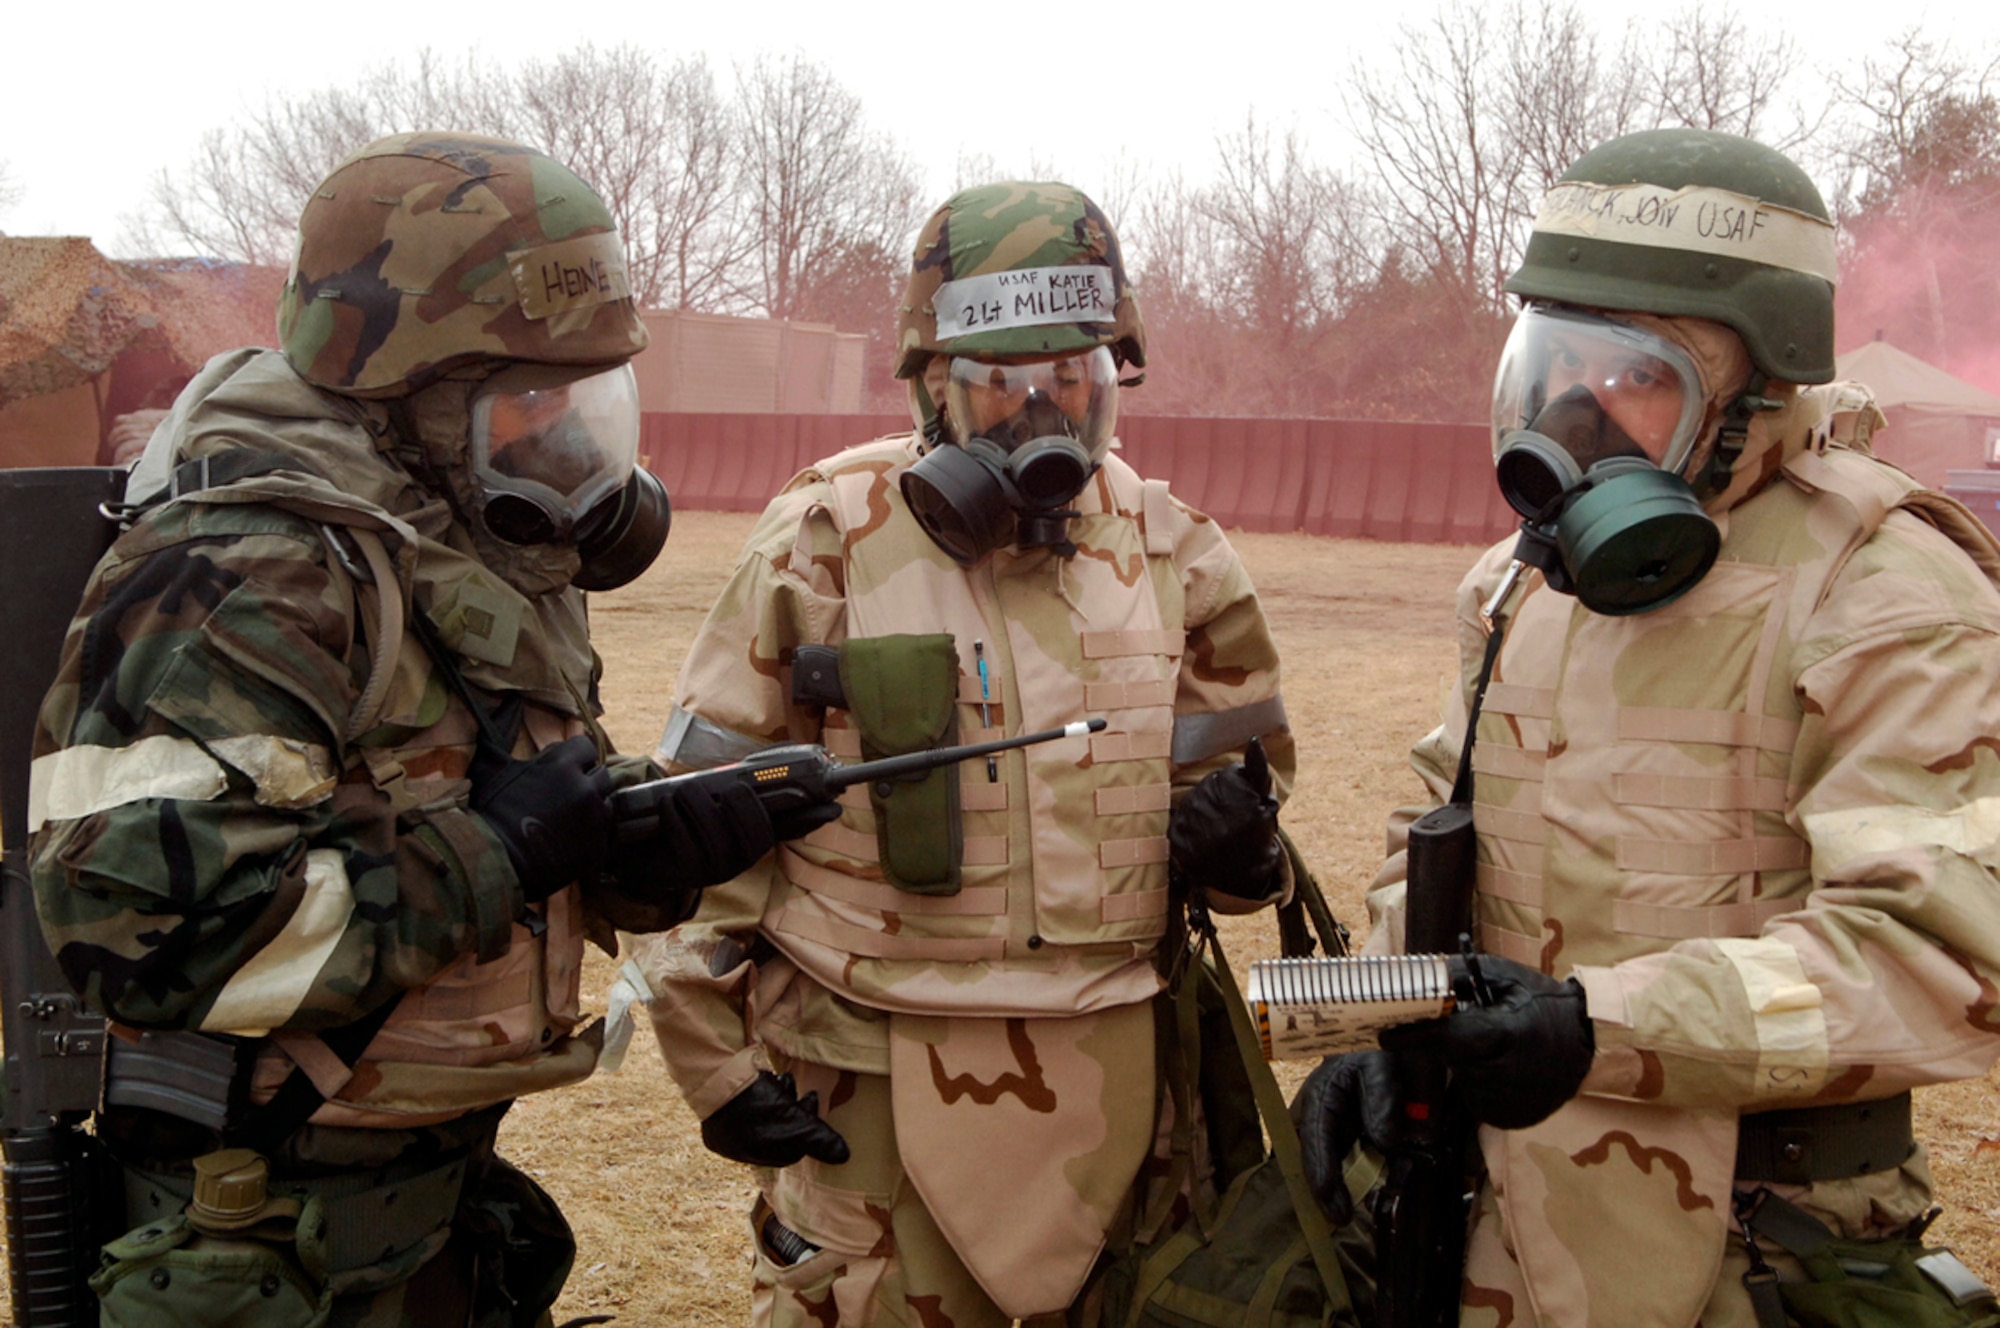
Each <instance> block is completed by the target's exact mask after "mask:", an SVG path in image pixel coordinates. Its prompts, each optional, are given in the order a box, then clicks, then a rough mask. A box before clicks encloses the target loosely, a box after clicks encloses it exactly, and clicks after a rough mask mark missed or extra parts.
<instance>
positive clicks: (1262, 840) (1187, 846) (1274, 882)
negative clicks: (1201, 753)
mask: <svg viewBox="0 0 2000 1328" xmlns="http://www.w3.org/2000/svg"><path fill="white" fill-rule="evenodd" d="M1167 860H1168V862H1169V863H1170V864H1171V865H1172V867H1173V871H1174V874H1175V875H1176V876H1178V877H1179V878H1180V879H1181V880H1183V881H1185V882H1186V883H1187V884H1188V885H1189V886H1192V887H1194V888H1197V889H1202V890H1218V891H1220V892H1222V893H1223V894H1226V895H1234V896H1236V897H1237V898H1239V899H1269V898H1271V897H1272V896H1274V895H1276V894H1277V893H1278V891H1279V890H1281V889H1282V888H1284V879H1285V878H1284V865H1285V848H1284V845H1283V844H1281V843H1280V842H1279V841H1278V800H1277V799H1276V798H1275V797H1273V796H1271V763H1270V762H1269V760H1267V759H1266V758H1265V756H1264V744H1263V742H1262V740H1260V739H1257V738H1252V739H1251V740H1250V745H1249V746H1248V747H1246V748H1244V751H1243V763H1242V764H1241V765H1232V766H1229V767H1227V768H1226V769H1222V770H1215V771H1211V772H1210V773H1209V775H1208V776H1207V777H1206V778H1204V779H1203V780H1202V781H1201V783H1199V784H1196V785H1195V786H1194V788H1193V789H1192V790H1190V791H1189V793H1188V795H1187V796H1186V797H1184V798H1182V799H1181V800H1180V803H1179V805H1177V806H1176V807H1175V808H1174V811H1173V816H1172V817H1171V818H1170V819H1169V820H1168V822H1167Z"/></svg>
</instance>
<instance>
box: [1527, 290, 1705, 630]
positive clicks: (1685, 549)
mask: <svg viewBox="0 0 2000 1328" xmlns="http://www.w3.org/2000/svg"><path fill="white" fill-rule="evenodd" d="M1706 418H1707V394H1706V392H1705V390H1704V388H1703V385H1702V381H1701V376H1700V374H1699V373H1698V372H1697V370H1696V368H1695V366H1694V363H1693V361H1692V360H1690V359H1689V357H1688V355H1687V353H1686V352H1685V351H1683V350H1682V349H1681V348H1680V347H1679V346H1676V345H1675V344H1674V343H1673V342H1671V341H1669V340H1667V339H1666V338H1664V337H1661V336H1658V335H1655V334H1654V333H1652V332H1649V331H1645V330H1643V329H1641V328H1638V327H1635V326H1633V325H1632V324H1629V323H1622V322H1619V321H1616V320H1615V319H1611V318H1605V317H1600V316H1598V315H1595V314H1586V313H1581V312H1578V311H1575V310H1570V309H1562V308H1555V307H1550V306H1545V305H1531V306H1529V307H1528V308H1527V309H1525V310H1523V311H1522V313H1521V316H1520V318H1519V320H1518V321H1517V322H1516V323H1515V324H1514V331H1513V334H1512V335H1511V336H1509V337H1508V339H1507V347H1506V349H1505V350H1504V351H1502V352H1501V356H1500V370H1499V373H1498V376H1497V377H1496V379H1495V382H1494V388H1493V442H1494V470H1495V474H1496V478H1497V479H1498V481H1499V484H1500V492H1501V494H1502V495H1504V496H1505V497H1506V499H1507V503H1508V506H1510V507H1512V508H1513V509H1514V510H1515V511H1516V512H1518V513H1520V515H1521V517H1522V521H1521V539H1520V543H1519V545H1518V546H1517V548H1516V550H1515V556H1516V557H1517V558H1519V559H1520V560H1521V561H1523V562H1525V563H1528V564H1530V565H1532V566H1535V567H1538V568H1540V569H1541V571H1542V573H1543V575H1544V576H1545V578H1546V579H1547V581H1548V583H1549V585H1550V587H1551V588H1552V589H1555V590H1558V591H1562V592H1564V593H1566V594H1573V595H1575V596H1576V597H1577V598H1578V599H1579V600H1581V601H1582V602H1583V605H1584V607H1586V608H1588V609H1590V610H1591V611H1592V612H1594V613H1602V614H1606V615H1610V616H1614V617H1616V616H1622V615H1626V614H1634V613H1645V612H1647V611H1648V610H1651V609H1657V608H1660V607H1661V606H1663V605H1665V604H1668V603H1671V602H1672V601H1673V600H1675V599H1678V598H1679V597H1680V596H1681V595H1683V594H1685V593H1687V591H1689V590H1690V589H1692V588H1693V587H1694V585H1695V583H1696V582H1698V581H1700V580H1701V578H1702V577H1703V576H1705V575H1707V573H1708V569H1709V568H1710V567H1711V566H1713V565H1714V563H1715V557H1716V554H1717V553H1718V552H1719V551H1720V549H1721V547H1722V536H1721V532H1720V531H1718V530H1717V529H1716V525H1715V522H1714V521H1712V520H1710V519H1709V516H1708V514H1707V513H1706V512H1704V511H1702V508H1701V503H1700V501H1699V500H1698V499H1697V498H1696V497H1695V493H1694V490H1693V488H1692V487H1691V486H1690V484H1689V482H1688V479H1687V471H1688V468H1689V466H1690V465H1691V464H1692V463H1693V461H1694V460H1695V453H1696V451H1697V448H1698V445H1699V444H1700V442H1701V435H1702V432H1703V424H1704V421H1705V420H1706Z"/></svg>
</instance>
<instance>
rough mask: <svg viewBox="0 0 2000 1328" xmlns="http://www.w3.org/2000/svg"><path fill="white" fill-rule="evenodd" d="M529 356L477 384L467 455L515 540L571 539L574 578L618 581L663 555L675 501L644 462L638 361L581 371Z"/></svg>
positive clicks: (490, 507) (502, 528)
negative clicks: (565, 373) (574, 374)
mask: <svg viewBox="0 0 2000 1328" xmlns="http://www.w3.org/2000/svg"><path fill="white" fill-rule="evenodd" d="M555 373H556V371H552V370H550V369H548V368H546V367H544V366H538V365H520V366H516V367H514V368H511V369H506V370H503V371H501V372H500V373H497V374H495V375H493V376H492V377H491V378H489V379H487V380H486V381H485V382H484V383H482V384H481V385H480V387H479V389H478V391H477V392H475V393H474V394H473V397H472V402H471V409H470V434H469V438H468V443H469V446H468V451H467V457H468V460H469V461H470V463H471V470H472V479H473V484H474V486H475V487H476V489H477V491H478V495H479V501H480V504H481V506H480V509H479V519H480V522H481V523H482V524H483V525H484V526H485V527H486V530H487V532H488V533H489V534H491V535H492V536H493V537H494V538H495V539H497V540H500V541H501V542H503V543H506V544H510V545H515V546H533V545H565V544H566V545H571V546H573V547H574V548H575V549H576V551H577V555H578V558H579V560H580V567H579V568H578V570H577V572H576V574H575V575H574V576H572V577H571V578H570V584H572V585H574V586H576V587H577V588H578V589H580V590H610V589H613V588H615V587H618V586H622V585H625V584H626V583H627V582H629V581H632V580H633V579H634V578H636V577H637V576H638V575H639V574H640V573H641V572H643V571H645V570H646V568H647V567H648V566H650V565H651V564H652V561H653V559H654V558H656V557H658V556H659V552H660V549H661V548H662V547H663V546H665V544H666V542H667V533H668V529H669V527H670V526H671V525H672V521H673V510H672V507H671V505H670V504H669V502H668V500H667V490H666V486H665V485H663V484H661V483H660V481H659V480H658V479H657V478H655V477H654V475H653V474H652V472H650V471H648V470H646V469H645V468H644V467H642V466H639V465H638V464H637V462H638V455H639V388H638V382H637V380H636V379H635V378H634V377H633V374H632V369H631V366H629V365H620V366H619V367H617V368H615V369H609V370H606V371H605V372H603V373H600V374H594V375H592V376H591V377H588V378H580V379H574V380H571V381H566V382H565V381H552V379H553V377H554V376H555Z"/></svg>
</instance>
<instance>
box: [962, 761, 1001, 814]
mask: <svg viewBox="0 0 2000 1328" xmlns="http://www.w3.org/2000/svg"><path fill="white" fill-rule="evenodd" d="M967 769H968V770H970V771H974V772H976V773H969V774H966V775H964V776H963V777H962V778H961V779H960V781H959V789H958V805H959V807H960V808H961V809H962V810H964V811H968V812H1004V811H1006V810H1007V786H1006V785H1005V784H1002V783H999V782H997V781H989V780H988V779H987V778H986V767H985V765H984V764H983V763H982V762H979V761H972V762H969V763H968V765H967Z"/></svg>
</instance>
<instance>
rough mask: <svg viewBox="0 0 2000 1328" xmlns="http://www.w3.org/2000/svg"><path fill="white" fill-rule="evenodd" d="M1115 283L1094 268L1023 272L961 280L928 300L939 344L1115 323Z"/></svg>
mask: <svg viewBox="0 0 2000 1328" xmlns="http://www.w3.org/2000/svg"><path fill="white" fill-rule="evenodd" d="M1116 286H1117V282H1116V280H1115V279H1114V278H1113V276H1112V272H1111V269H1110V268H1108V267H1101V266H1097V265H1095V264H1084V265H1075V264H1073V265H1070V266H1067V267H1028V268H1021V269H1020V270H1018V271H1015V272H988V273H985V274H983V275H981V276H977V277H960V278H959V279H958V280H957V281H947V282H945V283H944V285H942V286H940V287H938V291H937V294H936V295H935V296H933V297H932V299H931V307H932V308H933V309H935V310H936V311H937V334H938V339H939V340H941V341H944V340H950V339H951V338H953V337H966V336H971V335H972V334H973V333H975V332H999V331H1004V330H1005V329H1007V328H1011V327H1036V326H1039V325H1041V324H1044V323H1109V322H1113V321H1115V320H1116V318H1117V308H1118V291H1117V289H1116Z"/></svg>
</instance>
